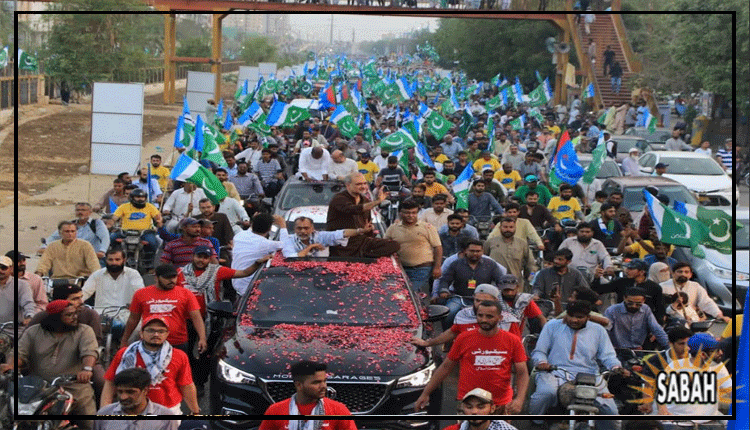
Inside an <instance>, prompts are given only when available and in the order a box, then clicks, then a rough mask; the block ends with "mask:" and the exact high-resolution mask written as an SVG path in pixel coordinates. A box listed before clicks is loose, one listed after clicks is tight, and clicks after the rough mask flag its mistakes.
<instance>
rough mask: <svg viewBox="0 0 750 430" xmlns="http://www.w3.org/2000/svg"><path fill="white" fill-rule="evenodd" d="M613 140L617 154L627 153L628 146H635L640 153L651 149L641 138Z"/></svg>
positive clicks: (628, 150)
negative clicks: (615, 143)
mask: <svg viewBox="0 0 750 430" xmlns="http://www.w3.org/2000/svg"><path fill="white" fill-rule="evenodd" d="M615 141H616V142H617V153H618V154H627V153H628V152H630V148H633V147H637V148H638V150H639V151H641V154H643V153H644V152H648V151H651V147H650V146H649V144H648V142H646V141H645V140H642V139H641V140H636V139H619V140H618V139H615Z"/></svg>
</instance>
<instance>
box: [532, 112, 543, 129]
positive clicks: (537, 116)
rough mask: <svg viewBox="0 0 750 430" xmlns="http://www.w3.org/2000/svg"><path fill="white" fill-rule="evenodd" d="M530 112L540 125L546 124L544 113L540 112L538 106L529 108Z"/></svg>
mask: <svg viewBox="0 0 750 430" xmlns="http://www.w3.org/2000/svg"><path fill="white" fill-rule="evenodd" d="M529 114H530V115H531V117H532V118H534V119H535V120H537V122H538V123H539V125H540V126H541V125H542V124H544V116H543V115H542V113H541V112H539V109H537V108H534V109H531V110H529Z"/></svg>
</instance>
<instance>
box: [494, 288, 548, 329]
mask: <svg viewBox="0 0 750 430" xmlns="http://www.w3.org/2000/svg"><path fill="white" fill-rule="evenodd" d="M522 289H523V283H522V282H519V278H516V277H515V276H514V275H511V274H507V275H505V276H503V277H502V278H501V279H500V299H502V300H500V304H501V305H502V307H503V319H504V320H507V321H508V327H505V325H503V327H502V328H503V330H506V331H508V332H509V333H512V334H515V335H516V336H518V338H519V339H520V338H521V336H522V334H523V330H524V327H526V320H527V319H528V320H535V323H536V326H535V327H536V328H534V330H541V328H542V327H544V324H546V323H547V319H546V318H545V317H544V315H542V311H541V309H539V306H537V305H536V303H534V300H533V298H534V297H533V296H532V295H531V294H529V293H521V292H520V291H521V290H522Z"/></svg>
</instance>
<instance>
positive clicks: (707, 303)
mask: <svg viewBox="0 0 750 430" xmlns="http://www.w3.org/2000/svg"><path fill="white" fill-rule="evenodd" d="M672 272H673V276H672V279H670V280H668V281H666V282H662V283H661V284H659V285H660V286H661V291H662V294H664V295H673V294H675V293H677V292H681V291H684V292H686V293H687V295H688V303H686V305H687V306H692V307H693V308H695V309H700V310H702V311H703V312H704V313H706V314H708V315H711V316H712V317H714V318H718V319H721V320H724V322H726V323H730V322H732V319H731V318H728V317H725V316H724V314H723V313H722V312H721V309H719V307H718V306H717V305H716V302H714V301H713V299H712V298H711V297H710V296H709V295H708V292H706V289H705V288H703V287H702V286H701V284H699V283H697V282H695V281H690V278H692V277H693V268H692V267H690V265H689V264H688V263H682V262H680V263H677V264H675V265H674V268H673V269H672Z"/></svg>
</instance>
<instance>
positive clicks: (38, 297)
mask: <svg viewBox="0 0 750 430" xmlns="http://www.w3.org/2000/svg"><path fill="white" fill-rule="evenodd" d="M5 256H6V257H8V258H10V259H11V261H15V263H16V271H15V273H16V278H18V280H19V281H25V282H26V283H27V284H29V288H31V294H32V296H33V298H34V303H35V306H36V311H37V312H41V311H43V310H44V308H46V307H47V304H48V303H49V300H48V299H47V290H46V288H45V286H44V282H42V278H41V277H40V276H39V275H37V274H36V273H31V272H27V271H26V259H27V258H29V257H28V256H26V255H24V254H22V253H20V252H18V251H15V250H14V251H8V252H7V253H6V254H5ZM1 283H2V282H0V284H1Z"/></svg>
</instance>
